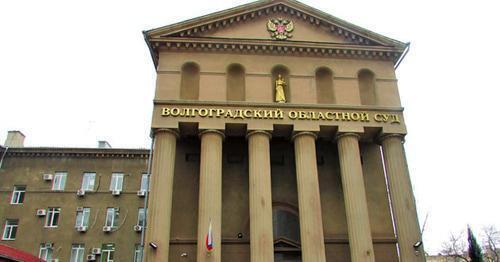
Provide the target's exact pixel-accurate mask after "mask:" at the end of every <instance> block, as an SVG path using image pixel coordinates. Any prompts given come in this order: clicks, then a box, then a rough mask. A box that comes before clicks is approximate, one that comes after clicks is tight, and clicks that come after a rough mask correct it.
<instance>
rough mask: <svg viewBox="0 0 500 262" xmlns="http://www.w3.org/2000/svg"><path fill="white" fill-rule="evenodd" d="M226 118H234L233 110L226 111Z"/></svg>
mask: <svg viewBox="0 0 500 262" xmlns="http://www.w3.org/2000/svg"><path fill="white" fill-rule="evenodd" d="M224 117H225V118H228V117H231V118H232V117H233V111H232V110H231V109H228V110H227V111H226V114H225V115H224Z"/></svg>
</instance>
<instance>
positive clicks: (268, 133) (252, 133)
mask: <svg viewBox="0 0 500 262" xmlns="http://www.w3.org/2000/svg"><path fill="white" fill-rule="evenodd" d="M256 134H263V135H266V136H267V137H269V139H271V138H272V137H273V135H272V134H271V132H269V131H266V130H252V131H248V132H247V135H246V137H245V138H246V139H248V138H249V137H251V136H252V135H256Z"/></svg>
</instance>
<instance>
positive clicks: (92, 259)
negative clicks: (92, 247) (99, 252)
mask: <svg viewBox="0 0 500 262" xmlns="http://www.w3.org/2000/svg"><path fill="white" fill-rule="evenodd" d="M87 261H95V255H94V254H90V255H87Z"/></svg>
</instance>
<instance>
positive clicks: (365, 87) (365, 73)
mask: <svg viewBox="0 0 500 262" xmlns="http://www.w3.org/2000/svg"><path fill="white" fill-rule="evenodd" d="M358 85H359V95H360V96H361V104H362V105H376V104H377V99H376V96H375V75H374V74H373V72H372V71H370V70H367V69H363V70H361V71H359V73H358Z"/></svg>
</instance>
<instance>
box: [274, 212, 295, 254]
mask: <svg viewBox="0 0 500 262" xmlns="http://www.w3.org/2000/svg"><path fill="white" fill-rule="evenodd" d="M273 236H274V242H275V243H274V261H276V262H277V261H302V260H301V254H300V223H299V217H298V216H297V214H296V212H294V211H293V210H292V209H291V208H290V207H283V206H281V207H274V208H273Z"/></svg>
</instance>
